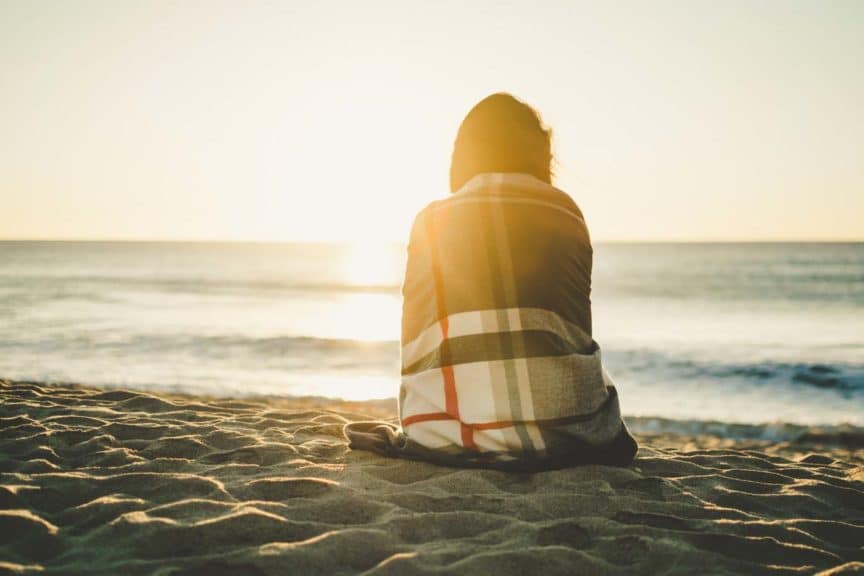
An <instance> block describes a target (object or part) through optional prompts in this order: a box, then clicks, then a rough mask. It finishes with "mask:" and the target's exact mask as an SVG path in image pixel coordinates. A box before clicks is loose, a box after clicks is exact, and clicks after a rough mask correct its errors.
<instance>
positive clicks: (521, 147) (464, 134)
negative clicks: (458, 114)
mask: <svg viewBox="0 0 864 576" xmlns="http://www.w3.org/2000/svg"><path fill="white" fill-rule="evenodd" d="M484 172H522V173H525V174H531V175H532V176H535V177H536V178H539V179H540V180H542V181H544V182H549V183H551V182H552V131H551V130H549V129H548V128H546V127H545V126H544V125H543V121H542V120H541V119H540V115H539V114H538V113H537V111H536V110H534V109H533V108H531V106H528V105H527V104H525V103H524V102H522V101H521V100H518V99H516V98H514V97H513V96H511V95H510V94H506V93H498V94H492V95H491V96H487V97H486V98H484V99H483V100H481V101H480V102H478V103H477V105H475V106H474V107H473V108H472V109H471V111H470V112H468V115H467V116H465V119H464V120H463V121H462V125H461V126H459V132H458V134H457V135H456V142H454V144H453V157H452V159H451V160H450V191H451V192H456V191H457V190H459V188H461V187H462V186H463V185H464V184H465V183H466V182H468V180H470V179H471V178H472V177H474V176H476V175H477V174H482V173H484Z"/></svg>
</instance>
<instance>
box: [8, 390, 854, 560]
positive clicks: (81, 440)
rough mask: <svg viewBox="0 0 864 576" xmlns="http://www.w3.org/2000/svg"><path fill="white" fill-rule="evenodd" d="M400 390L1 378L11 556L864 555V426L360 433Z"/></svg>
mask: <svg viewBox="0 0 864 576" xmlns="http://www.w3.org/2000/svg"><path fill="white" fill-rule="evenodd" d="M393 410H394V406H393V404H392V402H372V403H345V402H342V403H340V402H331V401H325V400H315V399H258V400H247V399H242V400H239V399H238V400H226V399H214V398H197V397H189V396H171V395H164V396H155V395H150V394H146V393H141V392H133V391H122V390H107V391H106V390H98V389H92V388H86V387H74V386H63V385H52V386H46V385H38V384H29V383H16V382H8V381H0V535H2V536H0V573H29V572H39V573H43V574H46V573H47V574H74V573H94V574H115V573H122V574H151V573H159V574H334V573H336V574H338V573H361V572H369V573H376V574H378V573H381V574H391V573H392V574H402V573H410V574H417V573H419V574H424V573H441V572H445V573H458V574H497V575H498V576H508V575H520V576H521V575H524V574H535V573H536V574H544V575H548V574H571V573H579V574H644V573H661V572H662V573H667V574H694V573H710V574H724V573H730V574H731V573H735V574H738V573H748V574H760V573H766V574H768V573H770V574H809V573H818V572H820V571H831V572H830V573H832V574H838V573H844V574H845V573H850V574H851V573H862V572H864V563H862V562H864V458H862V454H861V450H860V446H859V445H857V440H854V439H853V441H852V442H851V443H850V442H845V444H844V440H843V438H839V439H838V438H831V439H829V440H831V442H830V443H828V442H827V440H826V439H825V438H821V437H820V436H819V435H815V436H814V435H810V436H809V437H808V436H806V435H804V436H802V439H801V441H800V442H784V443H779V444H778V443H768V442H765V441H759V440H749V441H740V440H738V441H736V440H730V439H728V438H718V437H713V436H708V435H703V436H680V435H671V434H651V435H646V434H639V435H638V440H639V441H640V444H641V448H640V451H639V455H638V458H637V460H636V462H635V464H634V465H633V466H632V467H630V468H623V469H622V468H609V467H602V466H586V467H581V468H571V469H566V470H558V471H551V472H543V473H539V474H533V475H532V474H507V473H502V472H495V471H488V470H460V469H452V468H442V467H438V466H433V465H431V464H424V463H416V462H408V461H400V460H389V459H385V458H381V457H378V456H375V455H373V454H369V453H363V452H353V451H350V450H348V448H347V446H346V443H345V441H344V439H343V437H342V426H343V425H344V424H345V423H346V422H348V421H352V420H356V419H368V418H369V417H370V416H371V417H376V418H381V417H386V416H389V415H392V414H393ZM637 432H638V427H637ZM820 442H821V443H820Z"/></svg>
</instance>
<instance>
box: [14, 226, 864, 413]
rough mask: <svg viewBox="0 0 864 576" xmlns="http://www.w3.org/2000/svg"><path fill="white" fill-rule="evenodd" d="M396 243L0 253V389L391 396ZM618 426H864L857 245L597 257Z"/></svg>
mask: <svg viewBox="0 0 864 576" xmlns="http://www.w3.org/2000/svg"><path fill="white" fill-rule="evenodd" d="M404 257H405V256H404V247H403V246H401V245H395V244H394V245H370V244H354V245H323V244H322V245H312V244H254V243H249V244H246V243H227V244H223V243H168V242H166V243H162V242H155V243H133V242H0V377H2V378H9V379H22V380H31V381H45V382H48V381H63V382H78V383H86V384H90V385H98V386H122V387H129V388H138V389H145V390H152V391H157V392H158V391H175V392H187V393H193V394H194V393H206V394H210V395H231V396H237V395H271V394H276V395H314V396H325V397H334V398H345V399H354V400H362V399H371V398H386V397H393V396H395V395H396V393H397V388H398V383H399V342H398V340H399V329H400V312H401V310H400V307H401V299H400V282H401V276H402V272H403V268H404ZM592 298H593V312H594V337H595V339H596V340H597V341H598V342H599V343H600V345H601V347H602V349H603V354H604V361H605V362H606V365H607V368H608V370H609V372H610V373H611V375H612V377H613V378H614V379H615V381H616V383H617V385H618V387H619V391H620V395H621V401H622V408H623V410H624V412H625V414H627V415H634V416H657V417H663V418H670V419H678V420H694V419H695V420H717V421H720V422H727V423H733V422H735V423H764V422H790V423H799V424H840V423H850V424H854V425H857V426H861V425H864V244H861V243H857V244H855V243H852V244H832V243H810V244H791V243H784V244H762V243H758V244H598V245H596V246H595V254H594V282H593V295H592Z"/></svg>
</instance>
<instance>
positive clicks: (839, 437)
mask: <svg viewBox="0 0 864 576" xmlns="http://www.w3.org/2000/svg"><path fill="white" fill-rule="evenodd" d="M0 382H11V383H15V384H26V385H32V386H41V387H49V388H50V387H55V388H73V389H83V390H99V391H111V390H120V391H127V392H133V393H140V394H144V395H152V396H159V397H162V398H173V399H177V400H182V401H190V400H197V401H220V400H226V399H231V400H241V401H249V402H263V403H267V404H270V405H274V406H290V407H305V408H310V409H320V410H326V409H337V410H341V411H348V412H353V413H358V414H364V415H366V416H369V417H372V418H375V419H382V420H392V421H393V422H397V421H398V417H397V415H398V403H397V400H396V397H395V396H394V397H390V398H373V399H369V400H346V399H343V398H331V397H328V396H312V395H292V394H278V395H277V394H257V393H250V394H243V395H234V394H224V395H221V394H210V393H201V394H197V393H192V392H186V391H170V390H162V389H157V390H147V389H146V388H144V387H139V386H131V387H129V386H124V385H116V386H115V385H111V386H104V385H90V384H85V383H78V382H65V381H47V382H40V381H34V380H15V379H10V378H2V377H0ZM624 420H625V422H626V424H627V426H628V428H630V429H631V430H632V431H633V432H635V433H636V434H639V435H640V436H654V435H658V436H662V435H669V436H681V437H692V436H709V437H715V438H720V439H727V440H732V441H756V442H767V443H778V442H785V443H790V444H800V445H811V446H812V447H813V448H815V449H819V448H829V449H843V450H847V451H849V452H850V453H853V454H854V452H855V451H857V450H862V449H864V426H858V425H855V424H852V423H849V422H839V423H822V424H803V423H798V422H786V421H781V420H771V421H765V422H726V421H722V420H716V419H705V420H699V419H692V418H672V417H667V416H655V415H649V416H644V415H640V416H632V415H628V414H627V413H626V411H625V414H624Z"/></svg>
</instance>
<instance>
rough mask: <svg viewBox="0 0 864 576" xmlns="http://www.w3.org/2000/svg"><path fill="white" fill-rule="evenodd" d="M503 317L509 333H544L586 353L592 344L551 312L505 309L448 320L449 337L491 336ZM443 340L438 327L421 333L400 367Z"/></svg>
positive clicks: (407, 348)
mask: <svg viewBox="0 0 864 576" xmlns="http://www.w3.org/2000/svg"><path fill="white" fill-rule="evenodd" d="M500 313H504V314H506V316H507V319H508V323H509V326H508V331H516V330H545V331H547V332H551V333H553V334H555V335H556V336H558V337H559V338H561V339H562V340H564V341H566V342H568V343H570V344H572V345H573V346H576V347H577V348H582V349H585V348H587V347H588V346H589V345H590V343H591V337H590V336H588V335H587V334H585V331H584V330H582V329H581V328H580V327H579V326H577V325H576V324H573V323H571V322H568V321H567V320H565V319H563V318H561V316H559V315H558V314H556V313H555V312H552V311H551V310H543V309H542V308H505V309H502V310H472V311H471V312H459V313H456V314H450V315H449V316H447V322H448V324H449V329H448V336H449V337H450V338H455V337H459V336H473V335H475V334H491V333H495V332H500V331H501V329H500V326H499V322H498V315H499V314H500ZM442 341H443V338H442V336H441V326H440V324H439V323H436V324H433V325H432V326H429V327H427V328H426V329H425V330H423V331H422V332H421V333H420V334H419V335H418V336H417V337H416V338H415V339H414V340H412V341H411V342H408V343H407V344H405V345H404V346H402V367H403V368H406V367H408V366H410V365H411V364H413V363H415V362H416V361H418V360H419V359H421V358H423V357H424V356H426V355H427V354H430V353H431V352H433V351H434V350H435V349H437V348H438V347H439V346H441V342H442Z"/></svg>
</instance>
